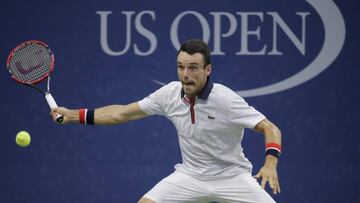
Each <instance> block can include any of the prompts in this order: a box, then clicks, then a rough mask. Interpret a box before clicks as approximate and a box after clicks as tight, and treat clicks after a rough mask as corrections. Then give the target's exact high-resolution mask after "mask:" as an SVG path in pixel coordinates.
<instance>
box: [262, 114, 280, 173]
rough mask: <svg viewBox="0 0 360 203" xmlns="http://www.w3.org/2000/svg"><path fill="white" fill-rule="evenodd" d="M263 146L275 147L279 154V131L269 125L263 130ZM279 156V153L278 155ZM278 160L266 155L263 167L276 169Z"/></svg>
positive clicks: (272, 125)
mask: <svg viewBox="0 0 360 203" xmlns="http://www.w3.org/2000/svg"><path fill="white" fill-rule="evenodd" d="M269 122H270V121H269ZM264 137H265V146H266V147H267V148H268V147H269V146H270V147H271V146H275V148H277V149H278V150H280V152H281V131H280V130H279V128H277V127H276V126H275V125H274V124H272V123H271V125H270V127H268V128H265V130H264ZM276 145H277V146H276ZM279 154H280V153H279ZM277 164H278V158H277V157H275V156H273V155H270V154H268V155H266V158H265V164H264V165H265V166H271V167H276V166H277Z"/></svg>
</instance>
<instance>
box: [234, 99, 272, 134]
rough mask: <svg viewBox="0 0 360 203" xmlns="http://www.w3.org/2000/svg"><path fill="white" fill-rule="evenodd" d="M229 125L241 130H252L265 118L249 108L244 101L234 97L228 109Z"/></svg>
mask: <svg viewBox="0 0 360 203" xmlns="http://www.w3.org/2000/svg"><path fill="white" fill-rule="evenodd" d="M229 110H230V113H229V119H230V123H231V124H232V125H235V126H240V127H243V128H250V129H252V128H254V127H255V126H256V125H257V124H258V123H259V122H260V121H262V120H264V119H265V118H266V117H265V116H264V115H263V114H262V113H260V112H259V111H257V110H256V109H255V108H254V107H252V106H249V105H248V103H247V102H245V100H244V99H243V98H242V97H240V96H239V95H236V96H234V97H233V99H232V101H231V103H230V107H229Z"/></svg>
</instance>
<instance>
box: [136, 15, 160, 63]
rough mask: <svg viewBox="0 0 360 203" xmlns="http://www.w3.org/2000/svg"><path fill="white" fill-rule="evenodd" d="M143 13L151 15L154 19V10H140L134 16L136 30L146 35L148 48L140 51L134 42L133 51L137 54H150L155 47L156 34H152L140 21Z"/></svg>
mask: <svg viewBox="0 0 360 203" xmlns="http://www.w3.org/2000/svg"><path fill="white" fill-rule="evenodd" d="M144 14H148V15H150V16H151V17H152V19H153V20H155V12H154V11H142V12H140V13H139V14H138V15H136V18H135V28H136V30H137V31H138V32H139V34H141V35H142V36H144V37H146V38H147V39H148V40H149V42H150V48H149V50H148V51H146V52H142V51H140V50H139V48H138V46H137V45H136V44H135V45H134V53H135V54H136V55H139V56H147V55H150V54H152V53H153V52H154V51H155V49H156V47H157V39H156V36H155V35H154V33H152V32H150V31H149V30H148V29H146V28H145V27H144V26H143V25H142V23H141V18H142V16H143V15H144Z"/></svg>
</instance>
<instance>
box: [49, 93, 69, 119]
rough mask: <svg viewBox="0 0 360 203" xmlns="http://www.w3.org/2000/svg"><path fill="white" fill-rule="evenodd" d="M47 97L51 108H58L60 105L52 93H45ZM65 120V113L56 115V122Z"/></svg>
mask: <svg viewBox="0 0 360 203" xmlns="http://www.w3.org/2000/svg"><path fill="white" fill-rule="evenodd" d="M45 99H46V101H47V103H48V104H49V106H50V108H51V109H53V108H56V107H58V106H57V104H56V102H55V99H54V98H53V97H52V96H51V94H50V93H46V94H45ZM63 120H64V116H63V115H60V114H58V115H56V122H58V123H62V122H63Z"/></svg>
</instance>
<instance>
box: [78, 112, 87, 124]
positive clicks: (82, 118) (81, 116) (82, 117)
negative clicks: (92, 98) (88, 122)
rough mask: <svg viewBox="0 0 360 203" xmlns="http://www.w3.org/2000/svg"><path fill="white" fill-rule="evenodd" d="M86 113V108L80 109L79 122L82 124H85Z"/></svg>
mask: <svg viewBox="0 0 360 203" xmlns="http://www.w3.org/2000/svg"><path fill="white" fill-rule="evenodd" d="M85 114H86V109H80V110H79V122H80V123H81V124H85Z"/></svg>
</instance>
